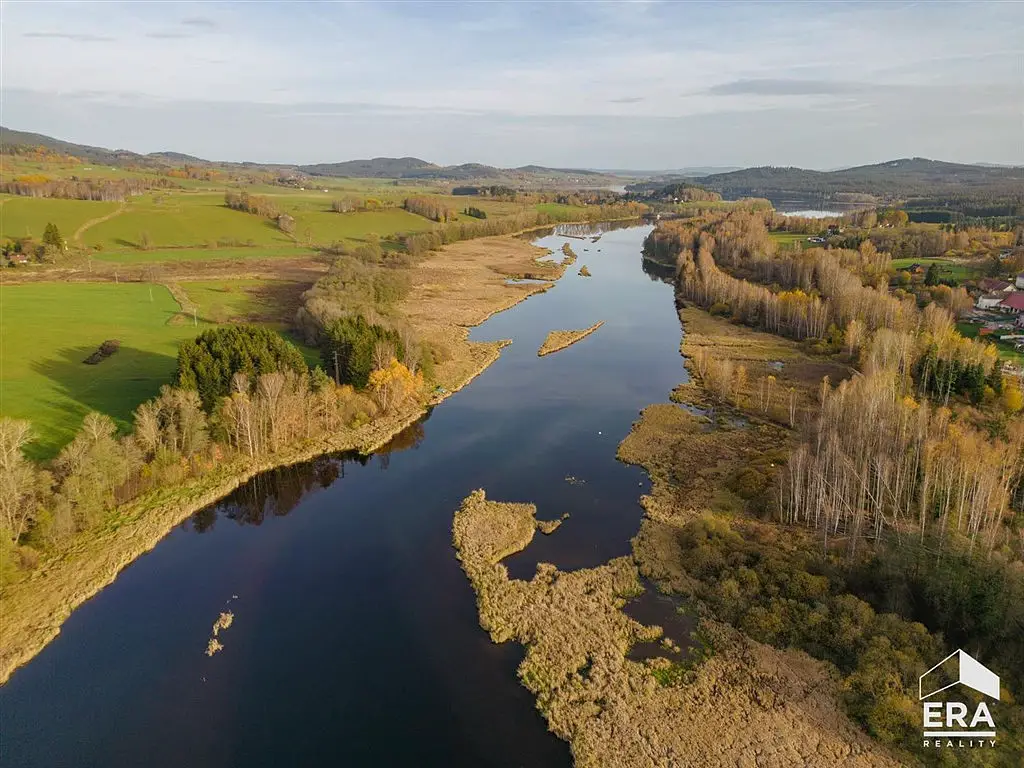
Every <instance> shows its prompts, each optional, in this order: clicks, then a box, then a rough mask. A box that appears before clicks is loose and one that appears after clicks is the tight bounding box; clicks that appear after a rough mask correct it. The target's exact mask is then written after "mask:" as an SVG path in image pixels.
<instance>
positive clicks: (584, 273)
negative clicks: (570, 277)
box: [577, 264, 591, 277]
mask: <svg viewBox="0 0 1024 768" xmlns="http://www.w3.org/2000/svg"><path fill="white" fill-rule="evenodd" d="M577 274H578V275H579V276H580V277H590V276H591V275H590V270H589V269H587V265H586V264H584V265H583V266H582V267H580V271H579V272H578V273H577Z"/></svg>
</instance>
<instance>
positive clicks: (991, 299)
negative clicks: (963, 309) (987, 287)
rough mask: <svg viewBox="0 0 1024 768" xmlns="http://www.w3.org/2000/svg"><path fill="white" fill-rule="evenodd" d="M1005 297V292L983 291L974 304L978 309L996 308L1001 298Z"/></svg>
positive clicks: (1001, 300)
mask: <svg viewBox="0 0 1024 768" xmlns="http://www.w3.org/2000/svg"><path fill="white" fill-rule="evenodd" d="M1005 298H1007V296H1006V294H1005V293H1001V292H1000V293H983V294H982V295H981V296H979V297H978V300H977V302H975V304H974V306H976V307H977V308H978V309H998V308H999V305H1000V304H1001V303H1002V302H1003V299H1005Z"/></svg>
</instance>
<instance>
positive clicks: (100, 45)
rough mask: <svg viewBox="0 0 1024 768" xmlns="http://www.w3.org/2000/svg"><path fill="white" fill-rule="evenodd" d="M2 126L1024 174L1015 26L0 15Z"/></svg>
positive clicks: (433, 7)
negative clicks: (961, 167) (1018, 168)
mask: <svg viewBox="0 0 1024 768" xmlns="http://www.w3.org/2000/svg"><path fill="white" fill-rule="evenodd" d="M0 14H2V18H0V22H2V26H0V36H2V40H0V43H2V57H3V61H2V64H3V68H2V92H0V107H2V116H0V120H2V122H3V124H4V125H6V126H9V127H12V128H18V129H22V130H31V131H37V132H40V133H47V134H50V135H54V136H58V137H60V138H64V139H67V140H70V141H76V142H81V143H87V144H96V145H100V146H107V147H114V148H127V149H133V150H136V151H141V152H151V151H157V150H175V151H179V152H186V153H189V154H194V155H199V156H201V157H207V158H211V159H223V160H254V161H279V162H318V161H324V162H329V161H338V160H346V159H353V158H358V157H373V156H405V155H415V156H418V157H422V158H425V159H428V160H432V161H434V162H439V163H459V162H470V161H473V162H484V163H490V164H494V165H501V166H514V165H523V164H527V163H539V164H544V165H554V166H585V167H597V168H679V167H685V166H698V165H701V166H703V165H766V164H771V165H800V166H804V167H814V168H832V167H839V166H847V165H855V164H860V163H869V162H879V161H882V160H886V159H891V158H894V157H905V156H912V155H918V156H925V157H932V158H936V159H944V160H952V161H960V162H973V161H987V162H1006V163H1011V162H1012V163H1024V3H1020V2H1004V3H991V4H989V3H970V4H960V3H953V2H917V3H896V2H892V3H835V2H833V3H799V2H787V3H779V4H769V3H714V4H704V3H697V2H692V3H689V2H663V3H659V2H643V3H556V2H550V3H529V2H518V3H511V2H510V3H495V2H492V3H472V4H457V3H411V2H391V3H369V2H363V3H336V4H328V3H287V4H284V3H282V4H276V3H175V2H160V3H156V2H154V3H133V4H119V3H112V2H107V3H85V2H82V3H75V2H64V3H47V2H11V1H10V0H5V2H3V3H2V5H0Z"/></svg>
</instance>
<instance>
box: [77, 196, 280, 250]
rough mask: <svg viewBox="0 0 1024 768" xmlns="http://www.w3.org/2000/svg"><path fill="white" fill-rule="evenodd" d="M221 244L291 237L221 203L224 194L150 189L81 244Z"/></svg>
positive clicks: (112, 247) (112, 246)
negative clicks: (147, 242)
mask: <svg viewBox="0 0 1024 768" xmlns="http://www.w3.org/2000/svg"><path fill="white" fill-rule="evenodd" d="M144 236H148V238H149V243H150V247H152V248H178V247H193V248H194V247H205V248H210V247H215V246H217V244H218V243H220V244H223V245H243V246H244V245H247V244H253V245H265V246H266V245H269V246H287V245H291V244H293V243H294V240H293V239H292V238H291V237H289V236H288V235H287V234H285V233H284V232H282V231H281V230H280V229H278V227H277V224H276V223H275V222H273V221H270V220H269V219H265V218H261V217H259V216H254V215H253V214H251V213H245V212H243V211H234V210H232V209H230V208H228V207H227V206H225V205H224V194H223V193H212V192H207V193H188V192H178V193H173V194H172V193H160V192H158V193H153V194H146V195H139V196H138V197H133V198H132V199H131V201H130V202H129V203H128V205H127V207H126V208H125V210H124V212H123V213H121V214H119V215H117V216H115V217H114V218H112V219H109V220H108V221H104V222H102V223H100V224H97V225H96V226H94V227H90V228H89V229H88V230H86V232H85V233H84V235H83V238H82V239H83V240H84V242H85V244H86V245H89V246H94V247H95V246H99V247H100V248H102V249H103V250H124V249H132V250H139V249H142V246H143V239H144Z"/></svg>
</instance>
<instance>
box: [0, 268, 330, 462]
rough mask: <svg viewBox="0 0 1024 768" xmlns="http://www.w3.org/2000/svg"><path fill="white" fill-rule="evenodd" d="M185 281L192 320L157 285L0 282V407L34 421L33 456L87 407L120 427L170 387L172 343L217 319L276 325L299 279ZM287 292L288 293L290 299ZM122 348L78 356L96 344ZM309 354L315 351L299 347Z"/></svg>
mask: <svg viewBox="0 0 1024 768" xmlns="http://www.w3.org/2000/svg"><path fill="white" fill-rule="evenodd" d="M234 283H235V285H232V284H230V282H229V281H219V282H208V283H195V284H188V283H186V284H184V285H185V291H186V292H187V295H188V296H189V298H190V299H191V300H192V301H195V302H196V303H197V304H198V305H199V308H200V311H199V312H198V313H197V315H198V318H197V320H198V323H197V325H193V320H192V318H191V317H188V316H185V315H183V314H181V312H180V306H179V304H178V303H177V301H175V299H174V298H173V297H172V296H171V294H170V292H169V291H168V289H167V288H166V287H164V286H162V285H156V284H149V283H120V284H117V283H31V284H26V285H10V284H8V285H4V286H2V287H0V300H2V304H3V315H2V322H0V414H2V415H4V416H11V417H14V418H19V419H28V420H29V421H31V422H32V425H33V429H34V432H35V435H36V438H37V439H36V441H35V442H33V443H32V444H31V445H30V447H29V451H28V453H29V455H30V456H31V457H32V458H34V459H46V458H51V457H53V456H54V455H56V453H57V452H58V451H59V450H60V448H61V447H62V446H63V445H64V444H65V443H67V442H68V441H69V440H70V439H71V438H72V437H73V436H74V434H75V431H76V430H77V429H78V427H79V425H80V424H81V421H82V418H83V417H84V416H85V414H86V413H88V412H89V411H99V412H101V413H105V414H108V415H109V416H111V417H113V418H114V419H115V420H116V421H117V423H118V426H119V427H121V428H122V429H127V428H128V427H129V426H130V424H131V418H132V412H133V411H134V410H135V408H136V407H137V406H138V405H139V404H140V403H142V402H144V401H145V400H148V399H149V398H151V397H153V396H154V395H156V394H157V392H159V390H160V387H161V385H163V384H168V383H170V381H171V378H172V376H173V374H174V369H175V365H176V359H177V354H178V345H179V344H180V343H181V342H182V341H184V340H186V339H190V338H193V337H194V336H196V335H197V334H198V333H200V332H202V331H203V330H204V328H208V327H210V325H211V323H213V322H215V321H223V322H231V321H246V320H254V321H260V322H263V321H266V322H267V323H268V324H269V325H271V326H272V327H276V328H279V329H283V328H284V327H285V326H286V318H285V315H286V314H288V313H289V312H293V311H294V307H295V306H296V305H295V304H294V303H292V302H296V301H297V300H298V296H299V294H301V291H302V289H303V288H304V287H305V286H302V285H299V284H292V283H288V282H286V281H258V280H244V281H234ZM287 297H291V299H290V300H289V299H288V298H287ZM108 339H117V340H118V341H120V342H121V346H120V349H119V350H118V351H117V352H116V353H114V354H113V355H111V356H110V357H108V358H107V359H105V360H103V361H102V362H100V363H98V364H96V365H87V364H86V363H85V362H84V360H85V359H86V358H87V357H88V356H89V355H90V354H92V353H93V352H95V351H96V350H97V348H98V347H99V346H100V344H102V343H103V342H104V341H106V340H108ZM300 348H301V349H302V351H303V354H304V355H305V357H306V358H307V360H310V361H314V362H315V360H316V351H315V350H312V349H309V348H303V347H300Z"/></svg>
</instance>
